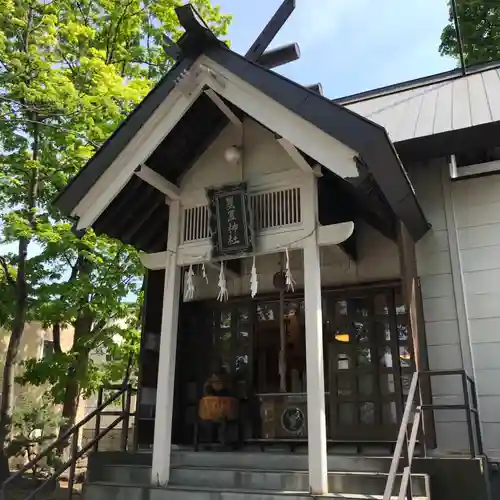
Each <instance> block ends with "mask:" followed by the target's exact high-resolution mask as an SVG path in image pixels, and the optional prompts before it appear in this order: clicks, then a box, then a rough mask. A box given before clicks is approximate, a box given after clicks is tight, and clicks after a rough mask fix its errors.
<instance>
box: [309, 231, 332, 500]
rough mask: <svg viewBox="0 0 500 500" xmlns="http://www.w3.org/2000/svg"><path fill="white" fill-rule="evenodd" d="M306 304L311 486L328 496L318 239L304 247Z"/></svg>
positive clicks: (314, 492) (312, 490)
mask: <svg viewBox="0 0 500 500" xmlns="http://www.w3.org/2000/svg"><path fill="white" fill-rule="evenodd" d="M304 300H305V319H306V363H307V433H308V450H309V451H308V453H309V486H310V491H311V493H312V494H314V495H323V494H325V493H328V464H327V447H326V413H325V377H324V368H323V314H322V309H321V273H320V260H319V248H318V245H317V242H316V235H315V234H314V235H313V236H312V237H309V238H308V239H307V241H306V242H305V244H304Z"/></svg>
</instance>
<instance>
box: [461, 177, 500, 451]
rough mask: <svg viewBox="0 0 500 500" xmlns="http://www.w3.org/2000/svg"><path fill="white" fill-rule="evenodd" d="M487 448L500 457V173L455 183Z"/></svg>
mask: <svg viewBox="0 0 500 500" xmlns="http://www.w3.org/2000/svg"><path fill="white" fill-rule="evenodd" d="M452 199H453V207H454V215H455V221H456V226H457V233H458V246H459V253H460V263H461V267H462V273H463V283H464V293H465V303H466V308H467V316H468V329H469V335H470V341H471V345H472V355H473V363H474V369H475V376H476V381H477V388H478V393H479V406H480V412H481V420H482V424H483V432H484V435H483V439H484V444H485V448H486V453H487V454H488V456H490V457H491V458H495V459H500V176H491V177H484V178H478V179H465V180H461V181H459V182H454V183H453V185H452Z"/></svg>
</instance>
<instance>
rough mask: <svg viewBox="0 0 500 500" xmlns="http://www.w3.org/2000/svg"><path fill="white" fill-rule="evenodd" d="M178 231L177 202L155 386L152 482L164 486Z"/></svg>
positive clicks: (171, 217)
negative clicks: (156, 383)
mask: <svg viewBox="0 0 500 500" xmlns="http://www.w3.org/2000/svg"><path fill="white" fill-rule="evenodd" d="M179 231H180V202H179V201H174V202H172V203H171V204H170V212H169V224H168V243H167V255H166V265H165V288H164V291H163V310H162V318H161V337H160V362H159V368H158V385H157V389H156V416H155V431H154V442H153V466H152V469H151V482H152V484H155V485H162V486H164V485H166V484H167V483H168V480H169V477H170V453H171V448H172V414H173V404H174V382H175V357H176V350H177V328H178V319H179V298H180V284H181V272H182V268H181V267H179V266H178V265H177V248H178V246H179Z"/></svg>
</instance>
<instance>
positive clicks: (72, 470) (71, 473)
mask: <svg viewBox="0 0 500 500" xmlns="http://www.w3.org/2000/svg"><path fill="white" fill-rule="evenodd" d="M79 436H80V429H76V431H75V433H74V434H73V439H72V441H71V457H70V458H71V466H70V469H69V477H68V500H71V499H72V498H73V485H74V483H75V473H76V460H77V455H78V438H79Z"/></svg>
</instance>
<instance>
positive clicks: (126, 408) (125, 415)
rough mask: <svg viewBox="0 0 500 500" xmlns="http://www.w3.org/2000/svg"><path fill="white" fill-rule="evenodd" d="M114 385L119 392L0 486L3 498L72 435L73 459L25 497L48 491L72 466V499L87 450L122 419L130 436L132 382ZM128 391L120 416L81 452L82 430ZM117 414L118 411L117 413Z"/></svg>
mask: <svg viewBox="0 0 500 500" xmlns="http://www.w3.org/2000/svg"><path fill="white" fill-rule="evenodd" d="M112 388H114V389H115V388H116V389H117V392H116V394H114V395H113V396H111V397H110V398H108V399H107V400H106V401H104V402H103V403H101V404H100V405H98V406H97V408H96V409H95V410H93V411H92V412H91V413H89V414H88V415H87V416H86V417H85V418H83V419H82V420H80V421H79V422H78V423H77V424H75V425H73V426H72V427H71V428H70V429H68V430H67V431H66V432H65V433H64V434H63V435H62V436H60V437H59V438H58V439H57V440H56V441H54V442H53V443H52V444H50V445H49V446H48V447H47V448H45V449H44V450H43V451H42V452H40V453H39V454H38V455H37V456H36V457H35V458H33V459H32V460H30V462H28V463H27V464H25V465H24V466H23V467H22V468H21V469H19V470H18V471H17V472H16V473H15V474H13V475H12V476H10V477H8V478H7V479H6V480H5V481H4V482H3V483H2V485H1V487H0V500H6V495H5V493H6V489H7V486H9V485H10V484H11V483H13V482H14V481H16V480H17V479H19V478H20V477H21V476H23V474H24V473H25V472H27V471H28V470H30V469H32V468H33V467H35V466H36V465H37V464H38V463H39V462H40V460H42V459H43V458H45V457H47V456H48V455H49V453H50V452H51V451H53V450H54V449H55V448H57V447H58V446H60V445H61V444H63V443H65V442H66V441H67V440H68V439H69V438H70V437H72V443H71V458H70V459H69V460H68V461H66V462H65V463H64V464H63V465H61V466H60V467H59V468H58V469H56V470H55V471H54V472H53V473H52V475H51V476H50V477H49V478H48V479H47V480H46V481H44V482H43V483H42V484H41V485H40V486H39V487H38V488H36V489H35V490H33V491H32V492H31V493H30V494H29V495H28V496H27V497H26V498H25V499H24V500H31V499H32V498H34V497H35V496H36V495H37V494H38V493H40V492H41V491H42V490H44V489H45V488H46V487H47V486H48V485H49V484H53V483H54V482H55V481H56V480H57V479H58V478H59V477H60V476H61V474H62V473H63V472H65V471H66V470H67V469H68V468H70V474H69V479H68V499H69V500H71V498H72V495H73V484H74V479H75V469H76V462H77V460H79V459H80V458H81V457H82V456H83V455H84V454H85V453H87V452H88V451H89V450H90V449H91V448H93V447H95V445H96V443H97V442H99V441H100V440H101V439H102V438H103V437H105V436H106V435H107V434H108V433H109V432H110V431H111V430H112V429H114V428H115V427H116V426H117V425H118V424H119V423H120V422H122V421H124V422H126V423H127V429H126V430H125V431H124V432H123V434H124V435H125V432H126V435H127V436H128V421H129V420H128V419H129V418H130V416H131V415H132V412H131V411H130V407H131V396H132V392H134V389H133V388H132V386H131V384H128V383H127V384H123V385H122V386H113V387H112ZM125 394H126V400H125V401H126V403H125V404H123V405H122V411H121V412H119V413H120V415H119V416H118V418H116V419H115V420H114V421H113V422H112V423H111V424H109V425H108V426H107V427H106V428H105V429H104V430H103V431H99V430H97V435H95V436H94V438H93V439H92V440H91V441H90V442H89V443H87V444H86V445H85V446H84V447H83V448H82V449H81V450H80V451H78V438H79V433H80V429H81V428H82V427H83V426H84V425H85V424H86V423H88V422H89V421H90V420H92V418H94V417H96V416H99V417H100V416H101V415H106V414H107V412H104V410H105V409H106V408H107V407H108V406H109V405H111V404H112V403H113V402H114V401H116V400H117V399H118V398H119V397H120V396H123V395H125ZM113 413H115V414H116V412H113ZM123 445H125V448H126V445H127V442H126V439H123V438H122V446H123Z"/></svg>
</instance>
